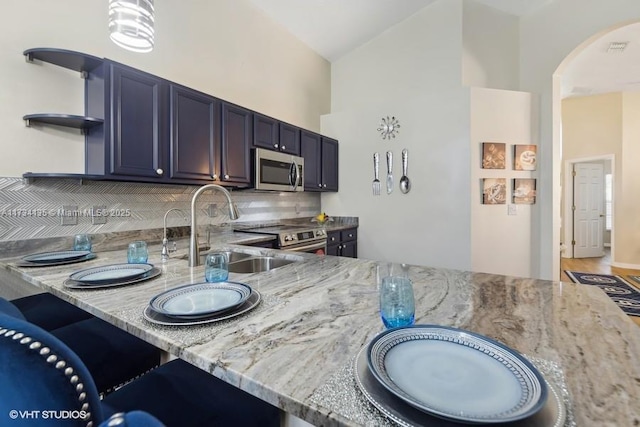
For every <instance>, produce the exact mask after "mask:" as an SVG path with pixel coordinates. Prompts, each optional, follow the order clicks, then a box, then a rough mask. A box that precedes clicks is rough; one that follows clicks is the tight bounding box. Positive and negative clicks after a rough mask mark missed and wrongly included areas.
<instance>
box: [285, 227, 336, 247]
mask: <svg viewBox="0 0 640 427" xmlns="http://www.w3.org/2000/svg"><path fill="white" fill-rule="evenodd" d="M326 238H327V232H326V231H325V230H323V229H310V230H302V231H291V232H285V233H281V234H280V246H290V245H293V244H297V243H304V242H312V241H316V240H324V239H326Z"/></svg>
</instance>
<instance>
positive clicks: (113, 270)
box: [69, 263, 153, 285]
mask: <svg viewBox="0 0 640 427" xmlns="http://www.w3.org/2000/svg"><path fill="white" fill-rule="evenodd" d="M152 268H153V265H151V264H128V263H127V264H110V265H103V266H101V267H92V268H87V269H84V270H80V271H76V272H75V273H71V275H70V276H69V279H71V280H73V281H74V282H78V283H85V284H93V285H95V284H104V283H112V282H122V281H126V280H131V279H135V278H136V277H140V276H142V275H144V274H146V273H148V272H149V271H151V269H152Z"/></svg>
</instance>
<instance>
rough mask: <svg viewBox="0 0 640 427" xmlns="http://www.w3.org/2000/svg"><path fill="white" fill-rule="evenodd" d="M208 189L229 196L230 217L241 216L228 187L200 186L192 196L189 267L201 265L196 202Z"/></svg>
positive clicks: (216, 185)
mask: <svg viewBox="0 0 640 427" xmlns="http://www.w3.org/2000/svg"><path fill="white" fill-rule="evenodd" d="M207 190H218V191H220V192H221V193H222V194H224V196H225V197H226V198H227V202H228V203H229V219H232V220H234V219H238V218H239V217H240V212H239V211H238V207H237V206H236V205H235V203H233V201H232V200H231V194H230V193H229V191H227V189H226V188H224V187H222V186H220V185H218V184H207V185H203V186H202V187H200V188H198V190H197V191H196V192H195V193H194V194H193V197H192V198H191V238H190V239H189V267H197V266H198V265H200V253H199V249H198V233H197V230H198V223H197V220H196V203H197V202H198V198H200V195H201V194H202V193H204V192H205V191H207Z"/></svg>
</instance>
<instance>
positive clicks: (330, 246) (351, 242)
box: [327, 227, 358, 258]
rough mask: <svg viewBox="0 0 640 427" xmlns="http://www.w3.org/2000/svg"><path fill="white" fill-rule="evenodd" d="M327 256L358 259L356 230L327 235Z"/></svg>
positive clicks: (351, 229)
mask: <svg viewBox="0 0 640 427" xmlns="http://www.w3.org/2000/svg"><path fill="white" fill-rule="evenodd" d="M327 255H334V256H343V257H348V258H357V257H358V229H357V228H356V227H354V228H349V229H346V230H336V231H330V232H328V233H327Z"/></svg>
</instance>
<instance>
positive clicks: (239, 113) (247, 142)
mask: <svg viewBox="0 0 640 427" xmlns="http://www.w3.org/2000/svg"><path fill="white" fill-rule="evenodd" d="M252 137H253V114H252V113H251V111H249V110H247V109H246V108H242V107H239V106H237V105H234V104H230V103H227V102H224V101H223V102H222V143H221V146H222V169H221V179H222V182H234V183H245V184H247V185H248V184H250V183H251V155H250V154H251V153H250V147H251V139H252Z"/></svg>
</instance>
